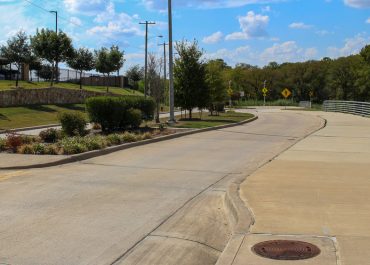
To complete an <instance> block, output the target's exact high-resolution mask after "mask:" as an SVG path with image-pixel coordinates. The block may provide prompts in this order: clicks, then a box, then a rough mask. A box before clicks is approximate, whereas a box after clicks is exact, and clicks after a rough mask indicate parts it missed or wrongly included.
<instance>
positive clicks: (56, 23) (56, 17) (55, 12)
mask: <svg viewBox="0 0 370 265" xmlns="http://www.w3.org/2000/svg"><path fill="white" fill-rule="evenodd" d="M49 12H50V13H54V14H55V33H56V34H57V37H58V11H54V10H51V11H49ZM58 63H59V62H58V60H57V61H56V62H55V72H56V73H55V75H56V76H55V82H56V83H58V81H59V70H58Z"/></svg>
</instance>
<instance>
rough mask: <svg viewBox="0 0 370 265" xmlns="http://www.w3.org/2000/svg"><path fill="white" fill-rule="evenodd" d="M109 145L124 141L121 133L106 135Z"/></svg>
mask: <svg viewBox="0 0 370 265" xmlns="http://www.w3.org/2000/svg"><path fill="white" fill-rule="evenodd" d="M106 140H107V144H108V145H119V144H121V143H122V142H123V140H122V139H121V136H120V135H119V134H116V133H115V134H110V135H108V136H107V137H106Z"/></svg>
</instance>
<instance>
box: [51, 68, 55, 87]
mask: <svg viewBox="0 0 370 265" xmlns="http://www.w3.org/2000/svg"><path fill="white" fill-rule="evenodd" d="M54 72H55V64H54V63H53V64H52V67H51V80H50V86H51V87H53V84H54Z"/></svg>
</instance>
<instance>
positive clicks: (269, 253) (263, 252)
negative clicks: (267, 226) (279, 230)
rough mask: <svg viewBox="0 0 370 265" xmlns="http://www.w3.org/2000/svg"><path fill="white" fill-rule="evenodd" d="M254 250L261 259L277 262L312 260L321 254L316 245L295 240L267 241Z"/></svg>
mask: <svg viewBox="0 0 370 265" xmlns="http://www.w3.org/2000/svg"><path fill="white" fill-rule="evenodd" d="M252 249H253V251H254V252H255V253H256V254H257V255H259V256H261V257H264V258H269V259H276V260H301V259H310V258H313V257H316V256H318V255H319V254H320V252H321V251H320V249H319V248H318V247H316V246H315V245H312V244H310V243H307V242H302V241H293V240H272V241H265V242H261V243H258V244H256V245H254V246H253V248H252Z"/></svg>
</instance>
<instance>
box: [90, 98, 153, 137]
mask: <svg viewBox="0 0 370 265" xmlns="http://www.w3.org/2000/svg"><path fill="white" fill-rule="evenodd" d="M86 109H87V112H88V114H89V117H90V121H91V122H94V123H99V124H100V125H101V127H102V130H103V131H113V130H115V129H121V128H126V127H137V126H138V124H139V125H140V123H141V120H142V119H144V120H151V119H153V117H154V109H155V103H154V101H153V100H152V99H145V98H144V97H132V96H131V97H94V98H89V99H87V100H86ZM134 110H140V111H141V115H140V116H141V118H140V123H139V119H138V117H139V115H138V112H137V111H134Z"/></svg>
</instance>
